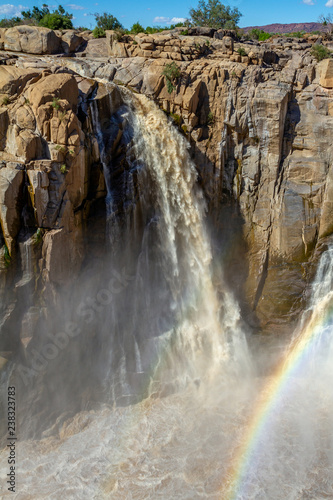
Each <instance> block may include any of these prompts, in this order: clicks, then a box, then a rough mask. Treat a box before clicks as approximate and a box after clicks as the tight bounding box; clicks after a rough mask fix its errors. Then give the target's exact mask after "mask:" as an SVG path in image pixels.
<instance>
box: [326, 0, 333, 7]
mask: <svg viewBox="0 0 333 500" xmlns="http://www.w3.org/2000/svg"><path fill="white" fill-rule="evenodd" d="M325 6H326V7H333V0H328V2H327V3H325Z"/></svg>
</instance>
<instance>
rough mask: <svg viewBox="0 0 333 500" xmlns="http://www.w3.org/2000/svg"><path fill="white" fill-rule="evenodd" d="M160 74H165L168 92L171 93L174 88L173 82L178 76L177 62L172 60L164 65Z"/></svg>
mask: <svg viewBox="0 0 333 500" xmlns="http://www.w3.org/2000/svg"><path fill="white" fill-rule="evenodd" d="M162 75H163V76H165V78H166V83H167V88H168V92H169V94H171V93H172V92H173V90H174V89H175V87H174V83H175V82H176V80H177V78H179V77H180V69H179V68H178V66H177V64H176V63H175V62H174V61H173V62H172V63H170V64H166V65H165V66H164V69H163V71H162Z"/></svg>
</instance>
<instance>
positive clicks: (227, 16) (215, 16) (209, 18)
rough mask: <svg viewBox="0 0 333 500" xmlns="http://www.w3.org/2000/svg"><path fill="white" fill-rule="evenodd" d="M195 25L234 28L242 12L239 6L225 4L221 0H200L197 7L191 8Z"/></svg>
mask: <svg viewBox="0 0 333 500" xmlns="http://www.w3.org/2000/svg"><path fill="white" fill-rule="evenodd" d="M190 16H191V21H192V24H193V25H194V26H209V27H210V28H216V29H219V28H225V29H234V28H236V25H237V23H238V21H239V19H240V18H241V16H242V14H241V13H240V12H239V10H238V9H237V7H234V8H233V9H232V8H231V7H229V5H228V6H225V5H223V4H222V3H221V2H220V0H208V1H207V2H205V0H200V1H199V3H198V8H197V9H191V10H190Z"/></svg>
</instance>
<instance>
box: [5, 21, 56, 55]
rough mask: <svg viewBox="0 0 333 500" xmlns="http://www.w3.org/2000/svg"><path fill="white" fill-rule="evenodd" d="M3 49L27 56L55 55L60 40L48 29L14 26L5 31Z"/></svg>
mask: <svg viewBox="0 0 333 500" xmlns="http://www.w3.org/2000/svg"><path fill="white" fill-rule="evenodd" d="M4 48H5V50H12V51H14V52H26V53H27V54H56V53H57V52H60V50H61V39H60V38H59V37H58V36H57V35H56V34H55V32H54V31H53V30H50V29H48V28H40V27H37V26H24V25H23V26H15V27H14V28H9V29H7V30H6V31H5V33H4Z"/></svg>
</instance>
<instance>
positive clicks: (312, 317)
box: [0, 93, 333, 500]
mask: <svg viewBox="0 0 333 500" xmlns="http://www.w3.org/2000/svg"><path fill="white" fill-rule="evenodd" d="M124 100H125V101H126V105H125V106H124V107H123V108H122V109H121V110H120V114H121V120H122V123H123V124H124V125H123V127H124V130H125V129H126V130H127V131H130V132H128V137H127V139H126V145H127V146H126V147H127V152H126V157H127V163H128V164H129V166H130V168H129V170H128V172H127V173H126V175H124V176H122V177H119V176H118V177H117V175H118V173H117V172H116V173H115V172H114V171H113V166H112V164H111V163H110V162H109V161H107V160H106V161H104V164H103V168H104V171H105V172H106V174H110V176H108V175H106V179H108V183H109V184H108V193H109V194H110V196H111V197H112V196H113V194H114V189H115V188H116V187H117V188H119V183H120V182H121V183H123V184H124V185H123V186H122V189H123V192H124V193H126V196H127V197H128V200H131V203H129V202H128V203H124V206H123V207H121V209H119V207H118V208H117V209H118V214H120V215H122V220H121V222H120V224H119V226H118V227H117V231H118V230H119V232H120V233H121V238H120V239H119V240H118V239H116V240H115V239H114V238H112V234H111V238H110V241H111V244H112V245H115V246H116V245H119V247H118V248H114V249H113V250H114V251H113V252H111V255H112V258H110V261H108V260H107V261H106V263H105V265H104V267H103V270H102V273H101V274H100V275H98V276H97V277H96V276H93V277H94V279H95V281H98V283H97V284H96V286H95V289H94V293H95V292H96V293H95V295H94V296H96V297H97V298H99V302H98V304H97V303H96V302H95V303H93V302H92V300H87V297H86V296H85V295H86V294H87V290H86V287H85V286H81V289H80V290H77V294H78V296H79V299H78V302H80V301H81V303H80V307H79V309H78V310H79V311H80V314H79V316H80V317H81V319H82V322H83V323H84V321H85V320H86V322H87V324H88V327H89V328H88V330H89V329H90V330H91V331H92V333H93V335H95V336H94V337H93V341H92V342H91V343H90V344H88V343H87V345H84V342H85V341H86V339H89V338H90V337H85V336H83V334H82V337H81V338H80V339H79V340H80V342H81V343H83V346H81V345H80V344H79V342H78V344H76V345H75V346H74V348H73V350H74V351H75V350H76V349H77V350H78V349H79V348H81V349H82V350H83V351H87V350H89V349H90V347H89V346H91V349H93V347H94V348H95V344H96V343H97V344H98V343H100V344H101V348H100V352H99V355H98V356H97V355H96V351H93V353H94V356H92V357H91V358H89V357H85V358H80V356H79V355H77V356H74V357H73V358H72V359H74V360H75V361H76V363H77V364H76V365H75V370H76V371H78V372H79V373H81V374H82V376H83V375H84V373H85V372H86V371H87V370H88V369H89V368H90V369H91V366H88V365H89V363H90V364H94V367H93V368H94V369H91V371H90V372H88V373H89V376H90V374H91V373H92V374H94V375H96V373H98V377H99V378H100V379H101V380H103V384H104V387H105V388H106V389H105V392H106V394H107V398H106V399H105V400H104V403H103V404H99V405H96V407H93V408H91V407H90V409H88V410H86V411H79V412H76V414H75V415H73V414H67V413H65V412H64V413H63V414H61V415H60V416H59V417H58V419H57V421H56V422H55V423H54V425H53V427H51V428H50V429H48V430H47V431H45V432H44V433H43V435H42V438H41V439H40V440H39V441H34V440H27V439H26V440H24V436H20V439H19V449H18V450H19V452H18V453H19V454H18V457H19V468H18V471H19V472H18V474H19V477H18V482H17V485H18V487H17V493H16V494H13V493H11V492H9V491H7V490H3V498H7V497H8V498H9V497H10V496H11V497H12V498H15V499H19V500H27V499H29V498H34V500H41V499H46V498H47V499H59V498H62V497H64V498H66V499H67V498H68V499H89V500H90V499H95V500H102V499H110V498H112V499H119V500H120V499H126V500H127V499H134V498H135V499H154V500H155V499H157V498H161V499H169V498H172V499H181V500H184V499H189V500H190V499H191V500H193V499H194V500H196V499H200V498H206V499H210V500H217V499H219V500H221V499H223V500H225V499H231V498H233V499H237V500H257V499H265V500H266V499H268V498H269V499H272V500H279V499H282V498H283V499H285V498H288V499H295V500H300V499H306V498H313V499H314V498H315V499H320V498H330V497H332V496H333V491H332V480H331V478H332V473H333V469H332V467H333V441H332V438H333V433H332V423H333V422H332V415H333V396H332V391H331V386H332V375H333V367H332V363H331V359H332V357H331V354H332V349H333V342H332V339H331V332H332V319H331V310H332V303H333V299H332V295H333V291H332V283H333V250H331V249H329V250H328V251H327V252H326V253H324V254H323V256H322V259H321V263H320V265H319V267H318V273H317V276H316V279H315V281H314V286H313V293H312V301H311V303H310V306H309V310H308V311H306V313H305V314H304V318H303V320H302V322H301V327H300V329H298V330H297V332H296V333H295V338H294V339H293V342H292V344H291V346H290V347H289V348H288V349H287V350H286V357H285V360H284V362H283V363H282V364H281V365H280V366H279V368H278V370H277V371H276V373H275V372H273V373H269V374H267V372H266V373H265V374H264V375H262V371H261V370H258V372H256V370H255V369H254V368H253V366H252V363H251V362H250V355H249V353H248V351H247V348H246V343H245V339H244V335H243V334H242V331H241V328H240V326H239V325H240V320H241V317H240V310H239V308H238V306H237V304H236V301H235V300H234V298H233V296H232V294H230V293H229V292H228V291H227V289H226V287H224V288H225V289H224V290H223V291H222V292H219V294H217V293H216V291H215V289H214V286H213V282H212V276H211V264H212V254H211V249H210V244H209V238H208V235H207V232H206V230H205V228H204V224H203V205H204V204H203V200H202V197H201V194H200V192H199V191H198V190H197V189H196V187H195V180H196V176H195V170H194V166H193V165H192V163H191V161H190V159H189V156H188V152H187V148H186V143H185V141H184V140H183V139H182V138H181V137H180V136H179V134H178V133H177V132H176V130H175V129H174V128H173V127H172V126H171V124H169V123H168V120H167V118H166V117H165V116H164V114H163V113H162V112H161V111H159V110H158V109H157V108H156V106H155V105H154V104H153V103H151V102H149V101H148V100H147V99H146V98H144V97H131V96H130V95H129V94H127V93H125V97H124ZM95 111H97V110H95ZM95 120H98V116H97V113H96V114H95ZM126 127H127V128H126ZM100 132H101V134H100V136H99V142H100V145H101V144H102V141H104V138H103V133H102V132H103V131H102V130H101V131H100ZM117 183H118V184H117ZM113 200H115V198H113ZM121 210H122V214H121V213H120V212H121ZM120 215H119V217H120ZM120 218H121V217H120ZM108 230H109V231H111V232H112V230H113V229H112V224H109V226H108ZM110 277H111V279H110ZM99 281H100V282H99ZM105 281H107V282H108V283H111V282H112V285H110V286H109V288H108V289H105V288H104V282H105ZM84 283H85V282H84ZM90 293H91V295H92V293H93V292H92V289H90ZM110 294H111V295H112V300H111V301H109V300H108V299H109V296H110ZM88 298H89V297H88ZM82 301H83V302H82ZM81 304H83V306H84V307H81ZM92 304H93V306H92ZM97 306H98V307H97ZM89 307H90V308H89ZM72 309H73V303H72V302H70V304H69V306H68V310H71V311H72ZM65 312H66V314H67V310H66V311H65ZM65 312H64V314H65ZM93 313H94V314H93ZM70 317H71V316H70ZM97 329H98V332H97V333H96V330H97ZM69 348H70V346H67V347H66V348H64V351H62V356H61V357H60V356H59V357H58V358H57V359H55V360H54V363H55V365H54V366H55V369H54V371H53V376H54V377H57V376H60V375H61V370H63V369H64V365H61V363H60V362H61V360H62V358H63V357H64V356H65V354H66V349H69ZM82 359H84V360H85V361H86V360H88V361H89V363H83V361H82ZM254 360H255V359H254ZM82 364H83V366H81V365H82ZM59 367H60V368H59ZM65 368H66V367H65ZM71 368H72V367H71ZM259 368H260V367H259ZM13 371H14V372H15V368H14V369H13ZM59 372H60V373H59ZM258 374H260V375H258ZM66 375H69V372H67V374H66ZM12 376H13V375H12ZM141 377H142V380H143V382H144V384H145V385H146V387H145V390H143V391H142V388H140V391H142V392H141V393H140V394H138V395H139V396H141V397H138V398H137V400H136V401H138V402H137V403H136V404H127V405H126V406H119V405H116V406H113V403H114V402H116V403H118V402H119V401H122V400H121V397H122V398H124V397H127V396H130V395H131V396H132V395H133V391H135V382H136V383H137V381H138V380H139V379H140V380H141ZM88 379H89V377H87V375H86V377H85V378H84V383H88V382H89V380H88ZM57 380H58V379H57ZM94 380H95V379H94ZM192 381H193V382H194V383H191V382H192ZM168 383H171V384H172V390H169V391H168V390H167V391H163V387H166V386H167V385H168ZM156 386H158V387H159V389H158V390H157V389H156ZM161 386H162V390H161ZM75 387H76V386H75ZM33 390H35V387H34V386H33ZM162 395H164V396H165V397H160V396H162ZM143 396H145V397H143ZM126 401H127V402H132V403H133V399H132V400H131V399H129V400H126ZM6 457H7V452H6V450H4V451H3V452H2V453H1V473H0V479H1V481H2V482H3V484H5V481H6V473H7V463H6ZM3 465H4V467H3Z"/></svg>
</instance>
